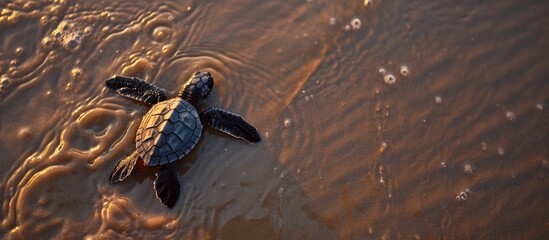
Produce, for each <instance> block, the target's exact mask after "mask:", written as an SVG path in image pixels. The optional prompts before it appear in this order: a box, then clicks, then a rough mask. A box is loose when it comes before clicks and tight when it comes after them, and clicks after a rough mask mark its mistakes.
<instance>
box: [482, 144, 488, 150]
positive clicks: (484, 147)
mask: <svg viewBox="0 0 549 240" xmlns="http://www.w3.org/2000/svg"><path fill="white" fill-rule="evenodd" d="M480 148H481V149H482V151H486V150H488V145H487V144H486V142H481V143H480Z"/></svg>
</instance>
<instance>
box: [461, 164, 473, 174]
mask: <svg viewBox="0 0 549 240" xmlns="http://www.w3.org/2000/svg"><path fill="white" fill-rule="evenodd" d="M463 171H464V172H465V173H467V174H473V166H472V165H471V164H470V163H465V164H463Z"/></svg>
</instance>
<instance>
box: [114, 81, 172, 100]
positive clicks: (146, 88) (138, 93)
mask: <svg viewBox="0 0 549 240" xmlns="http://www.w3.org/2000/svg"><path fill="white" fill-rule="evenodd" d="M105 84H106V85H107V87H108V88H110V89H112V90H115V91H116V92H117V93H118V94H120V95H122V96H124V97H128V98H131V99H135V100H137V101H141V102H144V103H147V104H150V105H154V104H156V103H157V102H161V101H164V100H166V99H167V98H166V94H164V91H162V89H160V88H159V87H157V86H155V85H153V84H150V83H147V82H145V81H143V80H141V79H139V78H135V77H133V78H128V77H122V76H114V77H112V78H111V79H109V80H107V81H106V82H105Z"/></svg>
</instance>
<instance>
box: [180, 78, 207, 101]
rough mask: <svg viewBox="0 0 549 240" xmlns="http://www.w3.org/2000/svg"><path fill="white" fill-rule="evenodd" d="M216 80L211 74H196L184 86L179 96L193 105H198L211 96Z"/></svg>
mask: <svg viewBox="0 0 549 240" xmlns="http://www.w3.org/2000/svg"><path fill="white" fill-rule="evenodd" d="M213 84H214V80H213V78H212V75H211V74H210V73H209V72H199V71H197V72H195V73H194V74H193V75H192V76H191V78H190V79H189V81H187V83H185V85H184V86H183V90H182V91H181V93H180V94H179V96H180V97H181V98H183V99H185V100H187V101H189V102H190V103H192V104H195V105H198V103H199V102H200V101H201V100H204V99H206V98H208V96H210V92H211V91H212V88H213Z"/></svg>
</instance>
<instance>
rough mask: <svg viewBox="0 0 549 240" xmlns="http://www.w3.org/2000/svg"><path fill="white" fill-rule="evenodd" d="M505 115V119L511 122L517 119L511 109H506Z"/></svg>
mask: <svg viewBox="0 0 549 240" xmlns="http://www.w3.org/2000/svg"><path fill="white" fill-rule="evenodd" d="M505 117H506V118H507V119H509V121H511V122H514V121H516V120H517V115H515V113H514V112H511V111H507V112H506V113H505Z"/></svg>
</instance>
